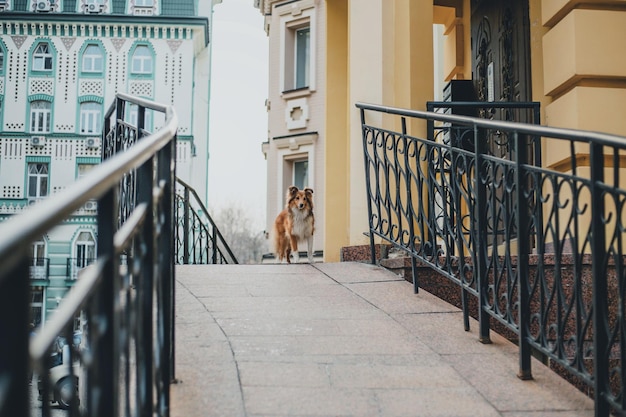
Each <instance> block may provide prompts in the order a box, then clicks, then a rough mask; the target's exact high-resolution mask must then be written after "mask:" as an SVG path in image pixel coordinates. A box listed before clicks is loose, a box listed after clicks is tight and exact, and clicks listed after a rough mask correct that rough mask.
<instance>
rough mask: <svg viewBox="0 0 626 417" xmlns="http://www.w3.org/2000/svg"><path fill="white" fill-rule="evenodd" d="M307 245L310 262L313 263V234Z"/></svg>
mask: <svg viewBox="0 0 626 417" xmlns="http://www.w3.org/2000/svg"><path fill="white" fill-rule="evenodd" d="M306 245H307V255H308V258H309V263H311V264H312V263H313V236H309V237H308V238H307V240H306Z"/></svg>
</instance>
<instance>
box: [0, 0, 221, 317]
mask: <svg viewBox="0 0 626 417" xmlns="http://www.w3.org/2000/svg"><path fill="white" fill-rule="evenodd" d="M198 7H199V4H198V2H196V1H194V0H188V1H174V0H28V1H26V0H0V105H1V107H0V221H2V220H4V219H6V218H8V217H9V216H11V215H13V214H15V213H19V212H20V211H22V210H23V209H24V208H26V207H28V206H29V205H31V204H35V203H36V202H37V201H38V200H40V199H44V198H46V197H47V196H49V195H52V194H54V193H55V192H57V191H59V190H61V189H63V188H64V187H66V186H67V185H68V184H70V183H72V182H73V181H75V180H76V179H77V178H79V177H81V176H82V175H85V174H86V173H87V172H89V170H90V169H91V168H92V167H93V166H95V165H96V164H98V163H99V162H100V160H101V146H100V145H101V143H100V141H101V129H102V122H103V118H104V114H105V113H106V111H107V109H108V107H109V106H110V105H111V104H112V103H113V101H114V97H115V94H116V93H118V92H124V93H127V94H131V95H136V96H140V97H144V98H148V99H151V100H154V101H157V102H161V103H167V104H172V105H173V106H174V107H175V108H176V110H177V113H178V117H179V121H180V124H179V130H178V145H177V163H178V175H179V176H180V177H181V178H182V179H184V180H185V181H188V183H189V184H191V185H192V186H193V187H195V188H196V190H197V191H198V193H199V194H200V195H201V196H202V197H203V198H204V199H206V191H207V179H206V172H207V162H208V161H207V154H208V122H207V119H208V101H209V100H208V96H209V82H210V80H209V78H210V77H209V70H210V62H209V60H210V54H209V18H210V11H211V7H212V5H211V4H210V2H209V5H200V9H199V8H198ZM127 111H128V112H129V114H130V118H131V121H132V118H133V117H134V118H135V119H136V117H137V113H136V109H132V108H130V109H127ZM161 123H163V120H161V119H160V118H159V117H158V116H156V115H154V116H153V115H152V114H151V113H148V114H146V120H145V126H146V128H147V129H148V130H152V131H155V130H158V129H159V127H160V124H161ZM192 172H193V173H194V175H192ZM198 173H201V174H200V175H199V174H198ZM96 211H97V207H96V203H95V202H92V203H89V204H87V205H85V206H84V207H82V208H81V209H80V210H78V211H77V212H76V213H75V215H74V216H73V217H72V218H70V219H67V220H66V221H65V222H64V223H63V225H62V226H60V227H58V228H57V229H55V230H54V231H52V232H51V233H49V234H47V235H46V236H42V237H41V239H40V241H39V242H37V243H35V244H34V245H33V249H32V250H33V253H32V266H31V285H32V288H33V291H32V294H33V295H32V297H33V299H32V306H33V322H34V323H35V324H38V323H42V322H44V321H45V319H46V316H47V315H48V314H49V313H50V312H51V311H52V310H54V309H55V308H56V306H57V304H58V302H59V301H60V299H61V298H62V297H63V295H64V294H65V292H67V291H68V289H69V288H70V287H71V286H72V285H73V283H74V282H75V281H76V279H77V277H78V272H79V271H80V269H81V268H83V267H85V266H86V265H88V264H89V263H91V262H92V261H93V260H94V258H95V256H96V254H97V247H96V241H97V237H96V235H95V230H96V228H95V221H96V219H95V214H96Z"/></svg>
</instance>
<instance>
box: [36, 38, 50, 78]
mask: <svg viewBox="0 0 626 417" xmlns="http://www.w3.org/2000/svg"><path fill="white" fill-rule="evenodd" d="M50 70H52V53H51V52H50V45H49V44H47V43H46V42H40V43H39V44H37V47H36V48H35V51H34V52H33V71H50Z"/></svg>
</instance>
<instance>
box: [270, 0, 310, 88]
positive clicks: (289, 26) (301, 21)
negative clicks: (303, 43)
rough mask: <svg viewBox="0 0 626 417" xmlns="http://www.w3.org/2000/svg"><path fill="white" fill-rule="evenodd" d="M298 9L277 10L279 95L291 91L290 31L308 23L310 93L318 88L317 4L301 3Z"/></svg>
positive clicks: (284, 8) (281, 8)
mask: <svg viewBox="0 0 626 417" xmlns="http://www.w3.org/2000/svg"><path fill="white" fill-rule="evenodd" d="M298 6H299V7H298V8H297V9H292V8H289V7H285V6H283V7H280V8H277V9H275V10H277V11H279V13H280V54H279V56H280V66H279V68H280V71H279V82H278V88H279V91H278V94H279V95H282V93H283V92H284V91H289V90H291V89H286V88H285V78H286V76H285V69H286V68H285V67H286V62H285V59H286V56H287V55H286V48H287V46H286V45H287V36H290V35H289V33H288V31H292V30H293V29H294V28H296V27H298V26H301V25H306V24H307V22H308V25H309V28H310V33H309V36H310V39H309V41H310V43H309V48H310V54H311V55H310V57H309V86H308V87H309V91H315V90H316V88H317V86H316V73H315V68H316V67H317V19H316V9H315V4H314V3H313V1H312V0H310V1H306V2H300V4H299V5H298Z"/></svg>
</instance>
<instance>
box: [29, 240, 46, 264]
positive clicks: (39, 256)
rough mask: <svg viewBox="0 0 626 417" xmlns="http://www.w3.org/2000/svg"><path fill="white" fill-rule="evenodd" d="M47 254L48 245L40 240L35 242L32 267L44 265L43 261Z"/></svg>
mask: <svg viewBox="0 0 626 417" xmlns="http://www.w3.org/2000/svg"><path fill="white" fill-rule="evenodd" d="M45 253H46V244H45V242H44V241H42V240H39V241H37V242H33V244H32V254H33V262H32V265H35V266H37V265H40V264H42V262H43V261H42V260H43V258H44V257H45Z"/></svg>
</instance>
